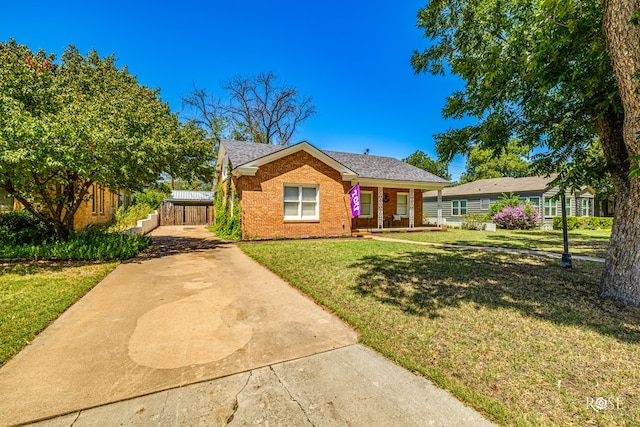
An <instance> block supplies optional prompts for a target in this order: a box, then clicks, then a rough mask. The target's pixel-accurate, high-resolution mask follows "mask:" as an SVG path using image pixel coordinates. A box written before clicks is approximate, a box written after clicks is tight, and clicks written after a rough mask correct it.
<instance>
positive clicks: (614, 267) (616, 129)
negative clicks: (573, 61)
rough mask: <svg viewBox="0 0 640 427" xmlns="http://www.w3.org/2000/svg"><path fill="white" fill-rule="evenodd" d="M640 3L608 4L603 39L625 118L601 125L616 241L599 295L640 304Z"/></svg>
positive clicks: (630, 0)
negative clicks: (636, 163)
mask: <svg viewBox="0 0 640 427" xmlns="http://www.w3.org/2000/svg"><path fill="white" fill-rule="evenodd" d="M638 8H640V0H605V1H604V19H603V25H604V35H605V39H606V43H607V50H608V52H609V56H610V58H611V63H612V65H613V70H614V72H615V75H616V80H617V83H618V88H619V91H620V99H621V100H622V106H623V109H624V119H623V121H622V123H620V120H609V121H608V120H606V119H605V120H604V122H603V123H601V124H599V131H600V134H601V138H602V137H603V136H604V137H605V139H601V141H602V145H603V149H604V151H605V155H606V157H607V160H608V161H609V163H610V165H609V166H610V170H611V172H612V178H613V185H614V188H615V192H616V209H615V219H614V223H613V229H612V231H611V243H610V245H609V250H608V252H607V259H606V262H605V268H604V273H603V275H602V281H601V283H600V294H601V296H603V297H607V298H612V299H615V300H617V301H620V302H623V303H625V304H630V305H636V306H640V182H639V181H638V178H630V177H629V160H628V158H629V156H630V155H634V154H638V153H640V142H639V141H638V132H640V94H639V93H638V90H637V89H638V83H639V81H638V79H637V78H636V74H637V73H638V72H639V71H640V29H639V28H638V27H636V26H633V25H632V24H630V23H629V21H630V19H631V16H632V15H633V13H634V12H635V11H636V10H637V9H638Z"/></svg>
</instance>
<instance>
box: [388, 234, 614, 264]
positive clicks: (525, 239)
mask: <svg viewBox="0 0 640 427" xmlns="http://www.w3.org/2000/svg"><path fill="white" fill-rule="evenodd" d="M568 235H569V252H570V253H572V254H574V255H585V256H592V257H599V258H604V257H605V256H606V254H607V248H608V247H609V238H610V237H611V230H572V231H569V232H568ZM382 236H384V237H390V238H393V239H402V240H411V241H417V242H431V243H448V244H453V245H469V246H491V247H503V248H516V249H531V250H537V251H547V252H558V253H562V252H563V250H564V247H563V243H562V231H561V230H550V231H540V230H531V231H519V230H514V231H510V230H497V231H495V232H492V231H475V230H458V229H449V230H447V231H442V232H440V231H437V232H435V231H431V232H410V233H408V232H404V233H393V232H391V233H384V234H382Z"/></svg>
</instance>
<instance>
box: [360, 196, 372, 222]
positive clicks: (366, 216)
mask: <svg viewBox="0 0 640 427" xmlns="http://www.w3.org/2000/svg"><path fill="white" fill-rule="evenodd" d="M363 194H370V195H371V213H370V214H369V215H360V216H359V218H373V191H366V190H364V191H363V190H360V203H362V195H363Z"/></svg>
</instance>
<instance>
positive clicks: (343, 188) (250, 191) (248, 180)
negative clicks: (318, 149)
mask: <svg viewBox="0 0 640 427" xmlns="http://www.w3.org/2000/svg"><path fill="white" fill-rule="evenodd" d="M234 184H235V186H236V191H237V193H238V197H239V198H240V201H241V206H242V235H243V238H245V239H277V238H281V237H282V238H284V237H314V236H340V235H349V234H351V215H350V207H349V198H348V195H347V192H348V191H349V188H350V182H344V181H342V178H341V176H340V173H339V172H338V171H336V170H335V169H333V168H332V167H330V166H328V165H327V164H325V163H323V162H321V161H320V160H318V159H316V158H315V157H313V156H311V155H310V154H308V153H307V152H305V151H298V152H296V153H293V154H291V155H289V156H286V157H283V158H281V159H278V160H275V161H273V162H271V163H268V164H266V165H263V166H261V167H260V168H259V169H258V171H257V173H256V175H255V176H242V177H240V178H238V179H234ZM285 184H316V185H318V213H319V218H318V219H317V220H285V219H284V207H283V206H284V185H285Z"/></svg>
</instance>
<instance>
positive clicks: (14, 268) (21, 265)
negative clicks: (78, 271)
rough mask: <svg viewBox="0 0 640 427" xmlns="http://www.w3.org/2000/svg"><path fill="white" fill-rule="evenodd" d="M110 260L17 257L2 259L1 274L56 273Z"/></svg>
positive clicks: (0, 264)
mask: <svg viewBox="0 0 640 427" xmlns="http://www.w3.org/2000/svg"><path fill="white" fill-rule="evenodd" d="M107 262H109V261H74V260H55V259H54V260H50V259H45V260H32V259H15V260H0V276H2V275H3V274H16V275H18V276H30V275H33V274H41V273H54V272H59V271H63V270H65V269H68V268H71V267H84V266H87V265H100V264H105V263H107Z"/></svg>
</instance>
